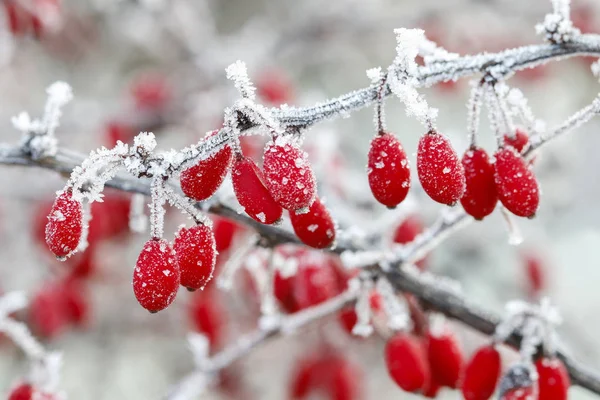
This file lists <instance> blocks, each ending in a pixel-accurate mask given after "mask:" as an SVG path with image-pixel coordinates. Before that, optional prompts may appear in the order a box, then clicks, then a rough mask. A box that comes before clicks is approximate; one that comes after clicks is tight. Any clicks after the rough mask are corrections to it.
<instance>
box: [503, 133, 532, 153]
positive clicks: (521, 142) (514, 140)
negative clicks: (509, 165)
mask: <svg viewBox="0 0 600 400" xmlns="http://www.w3.org/2000/svg"><path fill="white" fill-rule="evenodd" d="M504 144H505V145H506V146H512V147H514V148H515V149H516V150H517V152H519V153H522V152H523V150H524V149H525V147H526V146H527V145H528V144H529V135H527V132H525V131H524V130H523V129H517V130H516V131H515V134H514V135H513V136H509V135H504Z"/></svg>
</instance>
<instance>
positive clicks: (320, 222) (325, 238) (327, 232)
mask: <svg viewBox="0 0 600 400" xmlns="http://www.w3.org/2000/svg"><path fill="white" fill-rule="evenodd" d="M290 220H291V222H292V227H293V228H294V232H295V233H296V236H298V238H299V239H300V240H301V241H302V243H304V244H306V245H308V246H310V247H314V248H316V249H324V248H326V247H330V246H331V245H332V244H333V242H334V241H335V223H334V222H333V219H332V218H331V214H329V210H327V208H326V207H325V205H324V204H323V203H322V202H321V200H320V199H319V198H318V197H317V198H315V200H314V201H313V203H312V205H311V206H310V209H309V210H308V212H307V213H304V214H297V213H296V212H295V211H290Z"/></svg>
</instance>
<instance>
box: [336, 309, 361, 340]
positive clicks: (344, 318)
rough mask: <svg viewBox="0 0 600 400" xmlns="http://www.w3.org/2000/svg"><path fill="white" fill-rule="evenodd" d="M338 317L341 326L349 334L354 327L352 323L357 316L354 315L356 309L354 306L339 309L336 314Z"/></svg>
mask: <svg viewBox="0 0 600 400" xmlns="http://www.w3.org/2000/svg"><path fill="white" fill-rule="evenodd" d="M338 319H339V321H340V324H341V325H342V328H344V330H345V331H346V332H348V333H350V334H352V329H354V325H356V322H357V321H358V316H357V315H356V311H355V310H354V307H346V308H343V309H342V310H340V312H339V314H338Z"/></svg>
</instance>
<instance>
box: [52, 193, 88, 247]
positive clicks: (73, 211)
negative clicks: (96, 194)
mask: <svg viewBox="0 0 600 400" xmlns="http://www.w3.org/2000/svg"><path fill="white" fill-rule="evenodd" d="M82 234H83V207H82V205H81V203H80V202H78V201H76V200H74V199H73V197H72V195H71V190H70V189H68V190H65V191H63V192H62V193H61V194H59V195H58V197H57V198H56V200H55V201H54V205H53V206H52V210H50V215H48V223H47V224H46V244H48V247H49V248H50V250H51V251H52V252H53V253H54V254H55V255H56V257H59V258H64V257H68V256H69V255H71V254H73V252H75V250H76V249H77V246H78V245H79V241H80V240H81V237H82Z"/></svg>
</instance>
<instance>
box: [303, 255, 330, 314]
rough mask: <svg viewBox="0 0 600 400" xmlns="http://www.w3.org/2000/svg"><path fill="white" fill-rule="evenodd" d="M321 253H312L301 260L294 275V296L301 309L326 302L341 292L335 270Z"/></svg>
mask: <svg viewBox="0 0 600 400" xmlns="http://www.w3.org/2000/svg"><path fill="white" fill-rule="evenodd" d="M323 258H324V257H323V256H321V255H320V254H310V255H309V256H307V257H305V258H304V259H302V260H299V265H298V271H297V272H296V276H295V277H294V280H293V281H294V298H295V300H296V304H297V305H298V307H299V308H300V309H305V308H308V307H312V306H314V305H317V304H319V303H322V302H324V301H325V300H327V299H330V298H332V297H334V296H335V295H337V294H338V293H339V292H340V287H339V282H338V280H337V276H336V274H335V271H334V270H333V269H332V268H331V266H330V265H329V264H327V263H325V262H324V259H323Z"/></svg>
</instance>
